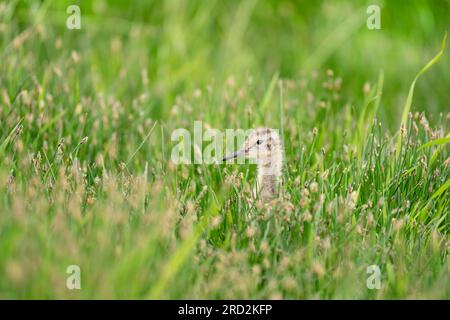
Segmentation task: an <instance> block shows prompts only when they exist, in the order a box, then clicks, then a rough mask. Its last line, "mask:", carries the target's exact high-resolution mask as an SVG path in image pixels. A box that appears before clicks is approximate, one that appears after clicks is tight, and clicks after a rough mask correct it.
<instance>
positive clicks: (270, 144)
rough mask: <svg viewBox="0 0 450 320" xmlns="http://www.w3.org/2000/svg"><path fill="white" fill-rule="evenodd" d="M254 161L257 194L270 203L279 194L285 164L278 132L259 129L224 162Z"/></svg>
mask: <svg viewBox="0 0 450 320" xmlns="http://www.w3.org/2000/svg"><path fill="white" fill-rule="evenodd" d="M241 156H243V157H245V158H249V159H254V160H255V161H256V165H257V172H258V181H257V184H256V188H255V191H256V194H258V195H259V197H260V199H262V200H263V201H269V200H271V199H273V198H275V197H276V196H277V194H278V190H279V185H280V182H281V168H282V164H283V145H282V143H281V140H280V136H279V135H278V130H275V129H270V128H258V129H254V130H252V131H251V133H250V134H249V135H248V137H247V139H246V140H245V142H244V145H243V147H242V148H241V149H240V150H239V151H237V152H234V153H232V154H230V155H227V156H225V157H224V158H223V160H222V161H223V162H225V161H227V160H230V159H235V158H237V157H241Z"/></svg>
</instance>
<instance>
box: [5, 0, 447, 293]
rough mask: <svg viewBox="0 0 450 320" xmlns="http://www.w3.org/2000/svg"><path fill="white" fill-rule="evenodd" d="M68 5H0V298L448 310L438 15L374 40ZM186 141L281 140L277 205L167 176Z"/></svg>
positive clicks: (434, 8) (221, 180)
mask: <svg viewBox="0 0 450 320" xmlns="http://www.w3.org/2000/svg"><path fill="white" fill-rule="evenodd" d="M68 4H72V3H71V2H70V3H69V1H67V2H65V1H44V2H43V3H42V4H41V3H38V2H35V1H8V2H1V3H0V61H1V64H0V298H32V299H35V298H49V299H50V298H69V299H80V298H87V299H89V298H97V299H98V298H142V299H153V298H212V299H216V298H270V299H277V298H288V299H291V298H305V299H317V298H326V299H335V298H346V299H354V298H363V299H381V298H388V299H391V298H401V299H403V298H439V299H448V298H449V297H450V291H449V287H450V286H449V271H450V270H449V267H450V263H449V262H450V261H449V257H448V254H447V253H448V249H449V223H450V221H449V211H450V210H449V208H450V197H449V188H450V185H449V179H450V170H449V162H450V160H449V144H448V142H449V134H448V121H449V115H448V107H447V104H448V92H447V91H448V86H449V79H450V78H449V77H450V75H449V74H448V72H447V71H446V70H448V67H449V59H448V52H446V51H444V49H442V50H441V51H439V44H440V43H441V39H442V36H443V35H444V33H445V28H446V27H447V25H446V23H447V21H446V17H447V16H448V15H446V14H448V3H447V2H445V1H444V2H440V1H436V2H433V3H431V2H430V3H424V2H421V1H410V2H408V4H403V3H402V2H395V3H394V2H389V3H387V2H385V3H380V4H381V5H382V8H383V9H382V30H379V31H369V30H366V29H365V27H364V25H365V20H364V18H365V10H361V8H363V9H364V5H365V4H364V3H360V2H358V1H355V2H352V3H346V4H333V3H331V2H328V1H326V2H325V1H324V2H321V1H318V2H314V3H310V2H300V3H299V4H297V3H296V2H295V3H294V2H290V1H242V2H228V1H226V2H225V1H206V2H205V1H189V2H185V1H174V0H169V1H164V2H156V1H155V2H148V1H133V2H132V3H131V4H127V5H125V3H124V2H120V1H117V2H113V1H111V2H106V1H81V2H79V4H80V6H81V9H82V29H81V30H80V31H69V30H67V29H66V28H65V18H66V17H67V15H66V14H65V8H66V7H67V5H68ZM398 12H402V15H400V16H399V15H398V14H396V13H398ZM360 13H361V14H362V16H361V15H360ZM442 43H443V45H442V48H443V47H444V44H445V39H444V42H442ZM436 52H439V56H440V60H439V61H438V62H437V59H435V61H434V62H436V64H435V65H434V66H433V68H427V67H425V69H429V70H426V71H427V72H426V73H424V74H423V75H421V77H420V81H417V83H416V80H417V78H418V76H417V77H416V78H414V76H415V74H417V70H420V68H421V67H422V66H424V65H425V66H427V61H429V60H430V59H432V58H433V56H435V55H436ZM428 66H430V65H428ZM425 69H423V70H425ZM413 81H414V82H413ZM412 82H413V85H412V86H411V83H412ZM409 88H411V89H409ZM408 90H410V91H409V95H408ZM413 93H414V100H413V99H412V97H413V95H412V94H413ZM405 100H406V101H407V102H406V104H405ZM402 113H403V118H402ZM195 120H202V121H203V124H204V126H205V128H206V127H207V126H209V127H214V128H218V129H222V130H224V129H226V128H243V129H247V128H253V127H256V126H261V125H264V126H271V127H274V128H278V129H280V132H281V134H282V137H283V141H284V147H285V163H284V171H283V187H282V196H281V197H280V198H279V199H276V200H275V201H273V202H272V203H268V204H264V203H261V202H259V201H255V200H254V199H253V198H252V188H253V185H254V183H255V168H254V166H252V165H239V166H238V165H204V164H202V165H175V164H173V163H172V162H171V161H170V156H171V149H172V147H173V143H172V142H171V141H170V135H171V133H172V132H173V130H175V129H177V128H187V129H188V130H190V131H191V132H192V130H193V121H195ZM400 122H401V123H402V124H403V125H402V126H401V128H400V130H399V123H400ZM73 264H75V265H79V266H80V268H81V290H68V289H67V287H66V279H67V277H68V274H66V268H67V267H68V266H69V265H73ZM371 265H377V266H379V268H380V270H381V289H380V290H370V289H368V288H367V286H366V280H367V278H368V277H369V274H367V273H366V270H367V267H368V266H371Z"/></svg>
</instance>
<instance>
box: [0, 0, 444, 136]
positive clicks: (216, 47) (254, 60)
mask: <svg viewBox="0 0 450 320" xmlns="http://www.w3.org/2000/svg"><path fill="white" fill-rule="evenodd" d="M8 2H9V3H10V4H11V2H12V3H15V4H16V5H9V6H8V12H6V13H5V14H4V15H5V17H8V16H9V17H10V18H11V17H13V19H12V20H11V22H8V27H6V26H5V25H3V26H2V29H3V33H4V36H3V37H1V38H0V41H2V42H3V43H2V45H5V43H8V42H9V41H12V40H13V38H14V37H15V35H17V28H19V30H21V29H22V30H23V29H25V28H26V27H27V26H29V25H30V24H32V23H35V24H37V25H39V24H41V25H46V26H47V28H45V37H46V38H47V39H52V38H54V39H57V38H61V40H62V43H63V46H64V49H66V50H67V49H68V50H70V49H72V50H76V51H78V52H82V55H83V59H84V60H85V61H87V62H88V63H87V64H84V65H83V68H87V69H85V70H80V71H79V72H80V74H83V72H84V71H89V69H91V71H92V72H91V73H92V74H95V77H94V76H92V77H90V76H85V75H83V79H82V81H81V82H80V91H81V92H105V91H106V92H107V91H112V92H115V93H116V94H117V95H118V96H119V97H120V95H121V94H122V95H123V96H125V95H124V94H125V93H126V95H127V96H133V93H136V94H137V93H138V92H139V88H138V86H139V80H140V79H137V78H136V77H135V78H136V79H135V80H136V81H133V79H128V78H127V81H121V80H120V78H121V77H120V73H121V70H122V72H125V73H126V74H130V75H138V74H140V73H141V70H142V69H144V70H146V71H147V73H148V79H149V86H148V89H149V91H150V94H151V96H152V99H151V101H152V105H151V107H150V109H151V110H149V115H150V116H151V117H152V118H155V119H162V120H166V119H167V118H168V117H169V115H170V113H169V111H170V107H171V106H172V105H173V104H174V103H175V100H176V97H177V95H178V94H182V93H185V92H192V91H193V90H195V88H198V87H205V86H207V85H208V84H210V83H212V82H214V81H216V82H217V81H223V80H225V79H227V78H228V77H230V75H232V76H234V77H236V78H237V79H244V78H245V77H246V76H248V75H251V76H252V77H253V78H254V79H255V80H256V81H255V83H256V85H257V86H260V87H261V91H262V92H263V91H264V90H265V88H266V87H267V86H268V85H269V82H270V80H271V79H272V77H273V75H274V74H275V73H277V72H279V75H280V77H281V78H293V79H296V78H299V77H302V76H304V75H305V74H306V75H309V74H310V73H311V72H314V71H315V70H322V69H323V70H325V69H328V68H330V69H332V70H333V71H334V72H335V74H336V75H338V76H339V77H342V78H343V79H344V81H345V83H346V85H345V87H344V88H343V92H342V95H343V96H345V97H346V98H345V99H344V100H343V101H342V102H343V103H347V102H349V103H352V104H353V103H354V105H358V103H359V104H360V102H361V101H362V99H363V87H364V84H365V83H366V82H368V83H370V84H375V83H376V81H377V78H378V75H379V73H380V72H381V71H384V73H385V84H384V92H383V99H382V103H381V110H380V114H379V117H380V118H381V119H382V120H383V121H384V122H385V123H386V124H387V125H389V126H390V128H391V129H397V128H398V123H399V121H400V120H399V118H400V115H401V110H402V107H403V104H404V101H405V99H406V95H407V92H408V88H409V86H410V84H411V81H412V80H413V78H414V76H415V74H416V73H417V72H418V71H419V70H420V68H421V67H422V66H423V65H424V64H425V63H426V62H427V61H428V60H429V59H430V58H431V57H432V56H433V55H434V54H435V53H436V52H437V51H438V49H439V46H440V42H441V39H442V38H443V36H444V33H445V31H446V30H447V29H448V26H449V21H450V19H449V18H450V11H449V7H450V5H449V3H450V2H449V1H445V0H435V1H345V2H343V1H285V0H282V1H256V0H249V1H217V0H209V1H179V0H167V1H103V0H96V1H90V0H83V1H44V2H41V1H8ZM70 4H78V5H79V6H80V8H81V21H82V28H81V30H68V29H67V28H66V27H65V21H66V19H67V16H68V15H67V14H66V8H67V6H68V5H70ZM371 4H378V5H379V6H380V7H381V30H369V29H368V28H367V27H366V19H367V18H368V14H367V13H366V9H367V7H368V5H371ZM5 21H9V19H5ZM11 23H12V24H14V25H10V24H11ZM8 32H10V33H11V34H8ZM48 46H49V43H48V42H45V41H43V42H42V44H41V46H40V47H38V48H34V50H37V51H38V52H35V53H38V54H37V55H35V56H33V57H30V58H31V59H40V60H41V61H42V63H41V65H42V68H45V67H46V65H45V63H44V61H47V60H50V59H54V54H55V53H54V50H53V48H49V47H48ZM24 50H26V48H24ZM62 52H65V51H62ZM448 57H449V56H448V54H446V55H444V57H443V59H442V61H440V62H439V65H438V67H433V69H432V70H431V71H430V72H428V73H426V74H425V75H424V77H423V78H422V79H421V80H420V81H419V85H418V86H417V88H416V91H415V97H414V105H413V110H424V111H427V112H428V114H429V115H431V116H433V115H434V116H437V115H438V114H439V113H440V112H446V111H448V110H450V108H449V101H450V99H449V98H450V94H449V92H450V91H449V87H450V73H449V70H450V60H449V58H448ZM30 65H31V62H30ZM125 70H126V71H125ZM34 71H35V72H37V70H34ZM38 74H39V73H38ZM122 78H123V77H122ZM130 93H131V94H130ZM350 93H351V94H350ZM256 94H257V93H256ZM261 95H262V94H261ZM352 99H353V100H352Z"/></svg>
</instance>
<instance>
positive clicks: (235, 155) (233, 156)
mask: <svg viewBox="0 0 450 320" xmlns="http://www.w3.org/2000/svg"><path fill="white" fill-rule="evenodd" d="M243 154H245V150H244V149H242V150H239V151H237V152H234V153H232V154H229V155H227V156H225V157H223V159H222V162H225V161H227V160H230V159H236V158H237V157H239V156H241V155H243Z"/></svg>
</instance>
